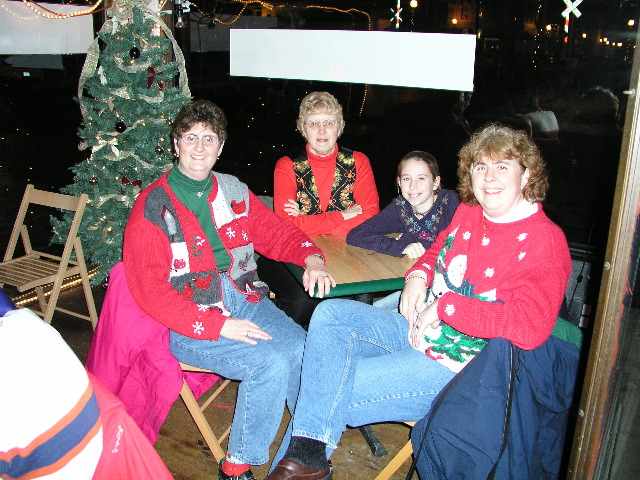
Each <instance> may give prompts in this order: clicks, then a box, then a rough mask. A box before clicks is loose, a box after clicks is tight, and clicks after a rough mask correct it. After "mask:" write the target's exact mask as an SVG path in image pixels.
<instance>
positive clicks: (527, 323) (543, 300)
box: [438, 257, 571, 350]
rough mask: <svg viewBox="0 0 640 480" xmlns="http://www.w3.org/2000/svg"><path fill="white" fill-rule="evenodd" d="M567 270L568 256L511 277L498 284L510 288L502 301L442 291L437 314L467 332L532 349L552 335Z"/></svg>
mask: <svg viewBox="0 0 640 480" xmlns="http://www.w3.org/2000/svg"><path fill="white" fill-rule="evenodd" d="M565 263H567V262H565ZM570 273H571V261H570V257H569V262H568V265H564V266H563V265H562V264H561V263H558V262H557V261H556V260H555V259H550V260H549V261H548V262H545V263H543V264H540V265H539V266H538V267H537V268H535V269H532V270H527V271H526V272H522V273H521V275H516V276H514V277H512V279H511V280H512V284H511V285H505V286H504V288H501V290H502V291H503V292H504V291H505V290H507V289H510V290H511V297H510V298H509V300H508V301H506V302H505V303H497V302H485V301H482V300H480V299H477V298H469V297H465V296H462V295H458V294H456V293H453V292H448V293H445V294H444V295H443V296H442V297H441V298H440V301H439V302H438V318H440V319H442V320H443V321H445V322H446V323H448V324H449V325H451V326H452V327H453V328H455V329H456V330H458V331H460V332H462V333H465V334H467V335H471V336H474V337H479V338H487V339H492V338H497V337H499V338H506V339H507V340H509V341H511V342H513V344H514V345H516V346H517V347H520V348H522V349H524V350H533V349H534V348H536V347H539V346H540V345H542V344H543V343H544V342H545V341H546V340H547V338H549V335H551V332H552V330H553V327H554V325H555V322H556V319H557V318H558V312H559V311H560V306H561V305H562V299H563V298H564V292H565V290H566V288H567V279H568V278H569V275H570Z"/></svg>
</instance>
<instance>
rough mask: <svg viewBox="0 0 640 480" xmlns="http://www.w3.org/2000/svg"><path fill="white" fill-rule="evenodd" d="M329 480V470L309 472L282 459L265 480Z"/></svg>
mask: <svg viewBox="0 0 640 480" xmlns="http://www.w3.org/2000/svg"><path fill="white" fill-rule="evenodd" d="M329 478H331V470H330V469H328V468H327V469H326V470H311V469H310V468H307V467H304V466H302V465H300V464H299V463H296V462H292V461H291V460H287V459H286V458H283V459H282V460H280V461H279V462H278V465H276V468H274V469H273V471H272V472H271V473H270V474H269V475H267V478H265V480H324V479H329Z"/></svg>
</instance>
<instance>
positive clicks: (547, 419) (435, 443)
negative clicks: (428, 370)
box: [411, 335, 579, 480]
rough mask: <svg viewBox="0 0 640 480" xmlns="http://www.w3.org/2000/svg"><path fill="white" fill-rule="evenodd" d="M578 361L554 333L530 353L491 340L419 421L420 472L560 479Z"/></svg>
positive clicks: (470, 478)
mask: <svg viewBox="0 0 640 480" xmlns="http://www.w3.org/2000/svg"><path fill="white" fill-rule="evenodd" d="M578 363H579V350H578V348H577V347H576V345H574V344H573V343H570V342H568V341H565V340H560V339H559V338H557V337H555V336H553V335H552V336H551V337H549V339H548V340H547V341H546V342H545V343H544V344H542V345H541V346H540V347H538V348H535V349H533V350H528V351H527V350H522V349H520V348H518V347H515V346H513V345H512V344H511V342H509V341H508V340H504V339H501V338H496V339H493V340H491V341H490V342H489V343H488V344H487V346H486V347H485V348H484V349H483V350H482V352H480V354H479V355H478V356H477V357H476V358H475V359H474V360H473V361H472V362H471V363H469V364H468V365H467V366H466V367H465V368H464V369H463V370H462V371H461V372H460V373H459V374H458V375H456V376H455V377H454V378H453V379H452V380H451V382H450V383H449V384H448V385H447V386H446V387H445V388H444V389H443V390H442V392H441V393H440V395H439V396H438V397H437V398H436V400H435V401H434V403H433V406H432V409H431V412H430V413H429V415H427V416H426V417H425V418H423V419H422V420H420V421H419V422H418V423H417V424H416V425H415V426H414V428H413V430H412V434H411V442H412V444H413V451H414V457H415V458H416V459H417V460H416V468H417V470H418V473H419V475H420V478H421V479H422V480H434V479H445V478H446V479H448V480H453V479H465V480H475V479H486V478H495V479H535V480H540V479H555V478H558V476H559V472H560V467H561V461H562V453H563V447H564V440H565V433H566V429H567V420H568V415H569V408H570V407H571V404H572V401H573V393H574V386H575V382H576V376H577V370H578ZM509 406H510V408H509Z"/></svg>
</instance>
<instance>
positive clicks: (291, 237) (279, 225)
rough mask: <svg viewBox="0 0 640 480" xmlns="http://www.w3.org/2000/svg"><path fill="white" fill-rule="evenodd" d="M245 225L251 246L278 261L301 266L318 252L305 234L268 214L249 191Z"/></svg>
mask: <svg viewBox="0 0 640 480" xmlns="http://www.w3.org/2000/svg"><path fill="white" fill-rule="evenodd" d="M248 218H249V226H250V229H251V232H250V234H251V240H252V241H253V246H254V248H255V250H256V252H258V253H259V254H261V255H264V256H266V257H268V258H271V259H272V260H277V261H279V262H290V263H295V264H296V265H300V266H301V267H304V266H305V263H304V261H305V259H306V258H307V257H308V256H309V255H312V254H314V253H319V254H321V255H322V250H320V249H319V248H318V247H317V246H316V245H315V244H314V243H313V242H312V241H311V239H310V238H309V237H308V235H307V234H306V233H304V232H303V231H302V230H300V229H299V228H297V227H296V226H295V225H294V224H293V223H291V222H288V221H286V220H285V219H283V218H280V217H279V216H277V215H276V214H275V213H273V211H271V210H270V209H269V208H268V207H267V206H266V205H265V204H264V203H262V202H261V201H260V199H259V198H258V197H257V196H255V195H254V194H253V193H252V192H249V216H248Z"/></svg>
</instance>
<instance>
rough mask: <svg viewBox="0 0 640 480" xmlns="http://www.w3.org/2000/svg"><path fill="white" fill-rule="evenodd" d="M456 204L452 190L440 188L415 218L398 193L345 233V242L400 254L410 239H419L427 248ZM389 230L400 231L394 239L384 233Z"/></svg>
mask: <svg viewBox="0 0 640 480" xmlns="http://www.w3.org/2000/svg"><path fill="white" fill-rule="evenodd" d="M458 205H460V199H459V197H458V194H457V193H456V192H454V191H453V190H441V191H440V193H438V197H437V198H436V200H435V202H434V203H433V205H432V207H431V208H430V209H429V211H428V212H427V214H426V215H425V216H424V217H422V218H418V217H416V216H415V214H414V213H413V210H412V209H411V205H409V203H408V202H407V201H406V200H405V199H404V197H403V196H402V195H400V196H398V197H396V198H395V199H393V201H392V202H391V203H390V204H389V205H387V206H386V207H385V208H384V209H383V210H382V211H381V212H380V213H378V214H377V215H375V216H373V217H371V218H370V219H369V220H367V221H366V222H364V223H362V224H360V225H358V226H357V227H355V228H353V229H352V230H351V231H350V232H349V234H348V235H347V243H348V244H349V245H354V246H356V247H362V248H367V249H369V250H374V251H376V252H380V253H385V254H387V255H392V256H394V257H402V251H403V250H404V249H405V248H407V245H409V244H411V243H417V242H420V243H421V244H422V245H423V246H424V248H426V249H429V247H430V246H431V243H433V241H434V240H435V239H436V237H437V236H438V233H440V230H442V229H443V228H445V227H446V226H447V225H449V222H450V221H451V219H452V218H453V214H454V213H455V211H456V209H457V208H458ZM390 233H402V235H401V236H400V238H398V239H397V240H396V239H394V238H389V237H387V235H388V234H390Z"/></svg>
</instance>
